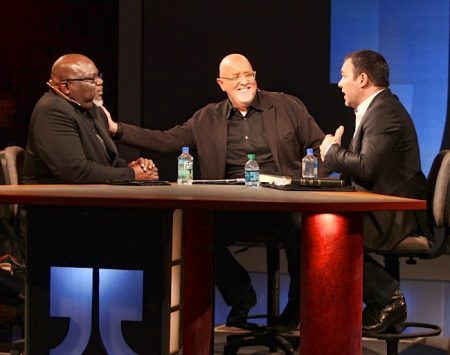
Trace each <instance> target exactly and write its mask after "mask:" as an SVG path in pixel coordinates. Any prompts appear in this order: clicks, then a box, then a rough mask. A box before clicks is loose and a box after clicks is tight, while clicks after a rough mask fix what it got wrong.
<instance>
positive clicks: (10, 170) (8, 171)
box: [0, 146, 25, 221]
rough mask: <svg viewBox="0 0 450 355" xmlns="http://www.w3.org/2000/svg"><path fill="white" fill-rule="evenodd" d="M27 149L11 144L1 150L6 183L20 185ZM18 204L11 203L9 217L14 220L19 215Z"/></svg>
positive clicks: (0, 159)
mask: <svg viewBox="0 0 450 355" xmlns="http://www.w3.org/2000/svg"><path fill="white" fill-rule="evenodd" d="M24 157H25V150H24V149H23V148H21V147H17V146H11V147H6V148H5V149H4V150H2V151H0V162H1V166H2V172H3V178H4V184H5V185H18V184H19V183H20V175H21V173H22V167H23V161H24ZM17 210H18V206H17V205H9V208H8V213H9V216H8V219H9V220H10V221H13V220H15V219H16V216H17Z"/></svg>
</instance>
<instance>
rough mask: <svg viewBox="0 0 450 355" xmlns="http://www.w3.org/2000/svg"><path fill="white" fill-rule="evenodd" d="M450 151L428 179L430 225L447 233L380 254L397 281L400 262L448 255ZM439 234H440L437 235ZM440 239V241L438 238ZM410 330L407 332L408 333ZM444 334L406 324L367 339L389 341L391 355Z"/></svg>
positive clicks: (418, 238)
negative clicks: (432, 241) (406, 343)
mask: <svg viewBox="0 0 450 355" xmlns="http://www.w3.org/2000/svg"><path fill="white" fill-rule="evenodd" d="M449 185H450V150H443V151H441V152H440V153H439V154H438V155H437V156H436V157H435V159H434V161H433V165H432V167H431V169H430V173H429V174H428V179H427V187H428V197H427V214H428V223H429V225H430V227H431V228H432V230H434V231H435V232H436V231H437V230H436V229H441V230H442V229H443V231H444V233H443V235H441V236H440V239H439V240H437V243H436V245H434V246H431V245H429V243H428V240H427V238H425V237H423V236H409V237H407V238H405V239H404V240H403V241H402V243H400V245H399V246H398V247H397V248H396V249H394V250H391V251H380V252H377V254H380V255H383V256H384V259H385V268H386V270H387V271H388V272H389V273H390V274H391V275H392V276H393V277H395V278H396V279H397V280H400V267H399V259H400V258H401V257H406V258H409V259H408V260H407V261H406V262H407V263H408V264H415V263H416V261H415V258H419V259H434V258H436V257H438V256H440V255H442V254H443V253H445V252H447V251H448V243H447V239H448V237H449V234H450V233H449V232H450V228H449V225H450V186H449ZM435 234H437V233H435ZM436 239H437V238H436ZM406 329H407V330H406ZM440 333H441V327H440V326H438V325H435V324H428V323H418V322H406V323H404V324H403V325H402V326H401V327H399V330H398V331H397V332H390V331H388V332H385V333H382V334H370V335H365V336H366V337H369V338H377V339H380V340H385V341H386V345H387V352H386V354H387V355H397V354H398V342H399V341H400V340H401V339H407V338H420V337H428V336H436V335H439V334H440Z"/></svg>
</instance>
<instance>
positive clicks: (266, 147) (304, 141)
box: [109, 54, 324, 329]
mask: <svg viewBox="0 0 450 355" xmlns="http://www.w3.org/2000/svg"><path fill="white" fill-rule="evenodd" d="M216 82H217V84H218V85H219V87H220V89H221V90H222V91H223V92H225V93H226V95H227V98H226V99H225V100H223V101H221V102H218V103H212V104H209V105H207V106H205V107H203V108H201V109H200V110H198V111H197V112H196V113H195V114H194V115H193V116H192V117H191V118H190V119H189V120H188V121H186V122H185V123H184V124H182V125H178V126H176V127H173V128H171V129H168V130H166V131H159V130H150V129H144V128H141V127H137V126H132V125H129V124H125V123H119V124H117V123H115V122H113V121H112V120H110V122H109V124H110V132H111V134H113V138H114V139H117V140H119V141H120V142H121V143H125V144H128V145H131V146H135V147H140V148H146V149H150V150H152V151H157V152H170V151H179V150H180V149H181V147H183V146H190V147H192V148H195V149H196V151H197V153H198V158H199V162H200V172H201V179H223V178H242V177H243V176H244V165H245V162H246V160H247V154H248V153H255V154H256V159H257V160H258V163H259V166H260V171H261V172H262V173H268V174H278V175H288V176H301V160H302V158H303V156H304V155H305V151H306V148H314V149H315V150H316V152H318V148H319V145H320V142H321V141H322V139H323V137H324V134H323V133H322V131H321V129H320V128H319V127H318V125H317V124H316V122H315V121H314V119H313V118H312V117H311V115H310V114H309V112H308V110H307V109H306V107H305V105H304V104H303V102H301V101H300V100H299V99H298V98H296V97H294V96H291V95H287V94H283V93H277V92H269V91H263V90H259V89H258V85H257V82H256V71H254V70H253V67H252V65H251V64H250V61H249V60H248V59H247V58H246V57H244V56H243V55H242V54H230V55H227V56H226V57H225V58H223V59H222V61H221V62H220V65H219V77H218V78H217V79H216ZM297 217H299V216H295V217H294V216H291V215H290V214H289V213H264V212H257V213H256V212H255V213H245V212H240V213H236V212H220V213H217V216H216V223H215V227H216V232H215V239H214V242H215V248H214V249H215V255H214V257H215V282H216V285H217V287H218V289H219V290H220V292H221V293H222V296H223V298H224V300H225V302H226V303H227V304H228V305H229V306H231V310H230V312H229V314H228V317H227V321H226V324H227V325H228V326H235V327H240V328H248V322H247V316H248V313H249V310H250V309H251V308H252V307H253V306H254V305H255V304H256V295H255V291H254V289H253V287H252V285H251V281H250V277H249V275H248V272H247V271H246V270H245V269H244V268H243V267H242V266H241V265H240V264H239V263H238V262H237V261H236V259H235V258H234V257H233V255H232V254H231V253H230V251H229V250H228V249H227V247H228V246H229V245H231V244H232V243H233V242H234V241H235V240H237V239H246V240H255V239H256V240H258V239H260V238H262V239H264V237H266V236H267V237H269V238H278V240H280V242H281V243H282V244H283V246H284V249H285V251H286V254H287V259H288V268H289V274H290V277H291V282H290V288H289V300H288V304H287V306H286V307H285V309H284V311H283V312H282V314H281V316H280V319H279V322H278V327H279V328H282V329H292V328H295V327H296V326H297V325H298V322H299V302H300V301H299V288H300V277H299V265H300V261H299V240H298V239H299V238H298V235H299V232H298V228H299V223H298V221H296V219H298V218H297ZM296 222H297V223H296ZM249 226H250V228H249Z"/></svg>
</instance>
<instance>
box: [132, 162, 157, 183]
mask: <svg viewBox="0 0 450 355" xmlns="http://www.w3.org/2000/svg"><path fill="white" fill-rule="evenodd" d="M128 166H129V167H130V168H132V169H133V170H134V178H135V179H136V180H158V179H159V175H158V168H157V167H156V165H155V164H154V163H153V161H152V160H150V159H145V158H139V159H136V160H134V161H132V162H130V163H129V164H128Z"/></svg>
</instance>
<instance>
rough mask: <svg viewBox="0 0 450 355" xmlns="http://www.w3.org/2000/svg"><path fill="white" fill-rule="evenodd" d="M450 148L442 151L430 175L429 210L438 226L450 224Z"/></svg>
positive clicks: (435, 224)
mask: <svg viewBox="0 0 450 355" xmlns="http://www.w3.org/2000/svg"><path fill="white" fill-rule="evenodd" d="M449 182H450V150H443V151H441V152H440V153H439V154H438V155H437V156H436V158H435V160H434V162H433V166H432V167H431V170H430V174H429V175H428V193H429V198H428V211H429V218H430V221H433V223H434V226H435V227H437V228H448V227H449V226H450V188H449Z"/></svg>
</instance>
